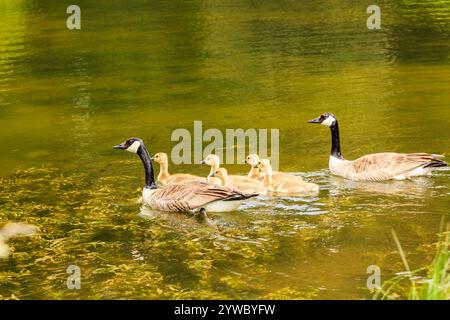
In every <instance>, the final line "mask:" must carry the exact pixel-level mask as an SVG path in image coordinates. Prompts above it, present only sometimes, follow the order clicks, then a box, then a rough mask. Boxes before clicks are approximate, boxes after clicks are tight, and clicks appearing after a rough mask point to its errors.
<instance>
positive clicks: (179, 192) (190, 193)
mask: <svg viewBox="0 0 450 320" xmlns="http://www.w3.org/2000/svg"><path fill="white" fill-rule="evenodd" d="M256 195H257V194H244V193H242V192H240V191H239V190H236V189H235V188H231V187H226V186H219V185H216V184H210V183H206V182H200V181H186V182H182V183H177V184H169V185H167V186H165V187H163V188H161V189H154V190H152V189H144V192H143V196H144V200H145V202H146V203H147V204H148V205H149V206H150V207H151V208H152V209H155V210H161V211H171V212H186V211H193V210H196V209H200V208H205V209H206V211H207V212H208V211H209V212H211V211H215V210H208V207H210V208H211V207H212V204H214V203H215V204H216V205H217V207H220V204H223V211H230V210H234V209H236V208H237V207H238V206H239V204H240V200H245V199H248V198H251V197H254V196H256ZM218 202H220V203H218ZM233 208H234V209H233ZM225 209H228V210H225ZM219 211H221V210H219Z"/></svg>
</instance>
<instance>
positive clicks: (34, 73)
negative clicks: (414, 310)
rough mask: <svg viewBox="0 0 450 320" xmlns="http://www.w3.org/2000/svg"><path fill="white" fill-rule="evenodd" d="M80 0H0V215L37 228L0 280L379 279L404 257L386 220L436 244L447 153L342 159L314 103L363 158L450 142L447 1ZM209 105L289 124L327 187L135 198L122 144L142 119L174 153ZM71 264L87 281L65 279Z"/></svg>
mask: <svg viewBox="0 0 450 320" xmlns="http://www.w3.org/2000/svg"><path fill="white" fill-rule="evenodd" d="M66 5H67V4H66V3H65V2H63V1H59V0H58V1H52V2H48V1H47V2H44V1H28V0H27V1H25V0H24V1H8V0H6V1H0V11H1V13H2V19H0V33H1V34H2V37H0V128H1V129H0V137H1V141H2V143H1V146H0V177H1V178H0V195H1V196H0V226H3V225H4V224H5V223H6V222H7V221H20V222H23V223H29V224H32V225H36V226H38V227H39V228H40V230H41V236H40V237H33V238H30V239H20V238H17V239H12V240H11V241H10V242H8V245H9V246H10V248H12V254H11V257H10V258H9V259H8V260H4V261H0V298H11V297H18V298H21V299H35V298H149V299H152V298H153V299H160V298H224V299H226V298H267V299H269V298H287V299H304V298H357V299H359V298H368V297H370V296H371V295H370V293H369V292H368V290H367V289H366V287H365V283H366V277H367V274H366V269H367V266H369V265H372V264H376V265H379V266H380V267H381V269H382V274H383V276H386V277H389V275H391V274H394V273H395V272H398V271H400V270H402V266H401V261H400V260H399V258H398V255H397V254H396V252H395V244H394V242H393V241H392V239H391V236H390V235H391V233H390V230H391V229H392V228H394V229H395V230H396V232H397V234H398V235H399V238H400V240H401V242H402V245H403V246H404V249H405V251H406V252H407V253H408V260H409V262H410V264H411V265H412V266H414V267H418V266H422V265H423V264H424V263H426V262H429V261H430V259H431V256H432V255H433V250H430V248H429V244H430V243H432V242H433V241H434V240H435V233H436V232H437V231H438V229H439V224H440V219H441V217H442V215H448V208H449V204H450V203H449V198H448V197H449V195H450V192H449V188H450V183H449V172H448V171H438V172H436V173H434V174H433V176H432V177H424V178H418V179H414V180H411V181H392V182H387V183H365V182H351V181H346V180H342V179H340V178H338V177H332V176H330V175H329V171H328V170H327V169H326V167H327V162H328V153H329V147H330V146H329V133H328V132H325V130H323V131H316V130H313V131H311V127H310V126H309V125H308V124H306V120H308V119H311V118H312V117H315V116H317V114H320V113H322V112H325V111H329V112H333V113H335V114H336V115H337V116H338V117H339V120H340V125H341V139H342V148H343V152H344V154H345V156H346V157H348V158H349V159H353V158H357V157H359V156H361V155H364V154H367V153H372V152H382V151H397V152H421V151H423V152H433V153H442V154H450V131H449V130H448V128H449V127H450V116H449V115H450V114H449V109H448V105H449V103H450V92H449V90H448V88H447V87H448V83H449V82H450V68H449V57H450V54H449V53H450V42H449V41H448V38H449V35H450V25H449V21H450V7H449V6H448V5H447V4H446V3H445V1H426V2H423V1H402V2H395V3H384V4H383V5H382V19H383V20H382V29H381V30H378V31H374V30H367V28H366V18H367V15H366V13H365V9H366V7H367V3H362V2H360V1H353V2H351V3H340V2H339V3H338V2H332V1H327V0H323V1H318V2H314V3H311V1H294V2H292V1H259V2H255V1H218V2H214V3H209V2H205V1H201V0H193V1H188V2H186V1H181V0H175V1H171V2H167V1H150V2H149V1H145V0H137V1H135V2H133V6H130V5H129V4H128V3H126V2H122V3H121V2H117V1H116V2H111V1H106V0H100V1H96V2H95V3H85V4H83V5H82V12H83V14H82V19H83V20H82V30H80V31H69V30H67V29H66V28H65V20H64V17H65V16H64V15H65V10H64V9H65V6H66ZM195 120H201V121H202V122H203V125H204V127H205V128H206V127H208V128H217V129H219V130H222V131H223V130H225V129H227V128H244V129H247V128H255V129H260V128H268V129H270V128H276V129H279V130H280V170H282V171H286V172H296V173H298V174H299V175H301V176H303V177H304V178H305V180H307V181H310V182H314V183H317V184H319V185H320V187H321V191H320V194H319V195H317V196H309V197H306V196H305V197H288V196H286V197H277V198H273V197H257V198H255V199H251V200H249V201H247V202H245V203H244V204H243V205H242V207H241V210H240V211H239V212H231V213H223V214H211V215H209V222H207V223H204V221H201V220H200V221H198V219H196V218H195V217H192V216H189V215H183V214H167V213H155V212H153V213H152V212H148V210H147V209H146V208H145V207H143V208H142V209H141V204H140V203H139V201H138V200H139V197H140V193H141V187H142V183H143V181H142V180H143V177H142V174H143V173H142V168H141V163H140V162H139V161H138V160H137V159H132V158H129V157H127V156H126V155H118V154H117V153H115V152H113V150H111V146H112V145H114V144H116V143H117V142H118V141H123V140H124V139H125V138H128V137H131V136H140V137H142V138H143V139H144V140H145V141H146V144H147V146H148V148H149V150H150V151H151V152H155V151H163V152H166V153H168V154H170V151H171V149H172V147H173V146H174V144H175V143H174V142H171V141H170V136H171V133H172V131H173V130H174V129H177V128H187V129H188V130H191V131H192V124H193V123H194V121H195ZM223 132H224V131H223ZM226 167H227V169H228V171H229V172H230V174H246V173H247V172H248V166H246V165H227V166H226ZM171 171H172V172H174V173H175V172H189V173H193V174H198V175H202V176H206V175H207V172H208V168H205V167H203V166H200V165H183V166H174V165H171ZM300 172H301V173H300ZM70 264H75V265H78V266H79V267H80V268H81V271H82V290H79V291H71V290H68V289H67V287H66V285H65V284H66V280H67V273H66V268H67V266H68V265H70Z"/></svg>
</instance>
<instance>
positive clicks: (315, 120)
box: [308, 117, 322, 123]
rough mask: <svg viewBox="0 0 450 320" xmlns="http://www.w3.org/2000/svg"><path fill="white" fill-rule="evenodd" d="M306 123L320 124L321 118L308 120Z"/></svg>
mask: <svg viewBox="0 0 450 320" xmlns="http://www.w3.org/2000/svg"><path fill="white" fill-rule="evenodd" d="M308 123H322V120H321V117H318V118H315V119H312V120H309V121H308Z"/></svg>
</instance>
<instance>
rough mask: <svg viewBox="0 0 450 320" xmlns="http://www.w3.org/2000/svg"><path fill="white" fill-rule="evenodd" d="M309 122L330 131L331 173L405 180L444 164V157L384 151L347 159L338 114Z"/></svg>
mask: <svg viewBox="0 0 450 320" xmlns="http://www.w3.org/2000/svg"><path fill="white" fill-rule="evenodd" d="M308 122H309V123H318V124H322V125H325V126H327V127H329V128H330V130H331V155H330V160H329V167H330V171H331V173H332V174H334V175H337V176H341V177H344V178H346V179H350V180H354V181H384V180H390V179H395V180H404V179H407V178H410V177H414V176H423V175H428V174H430V173H431V171H433V170H434V169H436V168H438V167H445V166H447V163H446V162H444V161H443V160H442V159H443V158H444V156H442V155H438V154H429V153H395V152H384V153H374V154H368V155H366V156H363V157H361V158H358V159H356V160H353V161H349V160H345V159H344V157H343V156H342V153H341V146H340V140H339V126H338V121H337V119H336V117H335V116H334V115H333V114H331V113H324V114H322V115H321V116H320V117H318V118H316V119H313V120H309V121H308Z"/></svg>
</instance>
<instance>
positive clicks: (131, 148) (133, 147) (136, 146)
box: [127, 141, 141, 153]
mask: <svg viewBox="0 0 450 320" xmlns="http://www.w3.org/2000/svg"><path fill="white" fill-rule="evenodd" d="M140 146H141V143H140V142H139V141H135V142H133V144H132V145H131V146H129V147H128V148H127V151H129V152H132V153H137V151H138V149H139V147H140Z"/></svg>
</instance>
